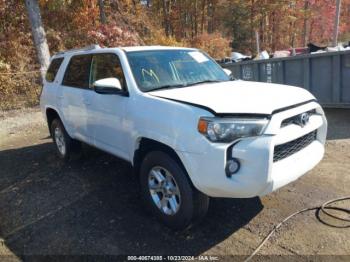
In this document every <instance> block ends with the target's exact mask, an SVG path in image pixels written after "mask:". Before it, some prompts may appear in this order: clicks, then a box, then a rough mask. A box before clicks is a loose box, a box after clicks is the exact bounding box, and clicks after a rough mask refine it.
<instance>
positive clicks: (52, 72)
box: [45, 58, 63, 82]
mask: <svg viewBox="0 0 350 262" xmlns="http://www.w3.org/2000/svg"><path fill="white" fill-rule="evenodd" d="M62 62H63V58H55V59H53V60H52V61H51V64H50V66H49V69H47V72H46V76H45V79H46V81H47V82H53V80H55V77H56V74H57V72H58V69H60V66H61V64H62Z"/></svg>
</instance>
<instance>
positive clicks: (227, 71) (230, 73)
mask: <svg viewBox="0 0 350 262" xmlns="http://www.w3.org/2000/svg"><path fill="white" fill-rule="evenodd" d="M222 70H224V72H225V73H226V75H228V76H232V72H231V70H230V69H227V68H223V69H222Z"/></svg>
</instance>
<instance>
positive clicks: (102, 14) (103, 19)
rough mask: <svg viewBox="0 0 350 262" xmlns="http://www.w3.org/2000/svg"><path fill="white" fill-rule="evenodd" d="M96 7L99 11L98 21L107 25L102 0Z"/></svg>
mask: <svg viewBox="0 0 350 262" xmlns="http://www.w3.org/2000/svg"><path fill="white" fill-rule="evenodd" d="M98 7H99V9H100V21H101V23H102V24H106V23H107V17H106V12H105V4H104V2H103V0H98Z"/></svg>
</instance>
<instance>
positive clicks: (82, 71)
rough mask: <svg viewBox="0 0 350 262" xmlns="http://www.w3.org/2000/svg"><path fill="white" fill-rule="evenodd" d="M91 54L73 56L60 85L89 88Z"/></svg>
mask: <svg viewBox="0 0 350 262" xmlns="http://www.w3.org/2000/svg"><path fill="white" fill-rule="evenodd" d="M90 64H91V55H78V56H73V57H72V58H71V60H70V62H69V64H68V66H67V69H66V72H65V74H64V79H63V82H62V85H65V86H72V87H80V88H89V74H90Z"/></svg>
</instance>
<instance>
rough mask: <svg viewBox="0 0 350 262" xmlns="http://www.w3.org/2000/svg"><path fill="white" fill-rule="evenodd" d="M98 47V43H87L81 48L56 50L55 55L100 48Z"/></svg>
mask: <svg viewBox="0 0 350 262" xmlns="http://www.w3.org/2000/svg"><path fill="white" fill-rule="evenodd" d="M100 48H101V47H100V45H89V46H85V47H83V48H74V49H69V50H65V51H60V52H57V53H56V54H55V55H62V54H65V53H71V52H77V51H89V50H94V49H100Z"/></svg>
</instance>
